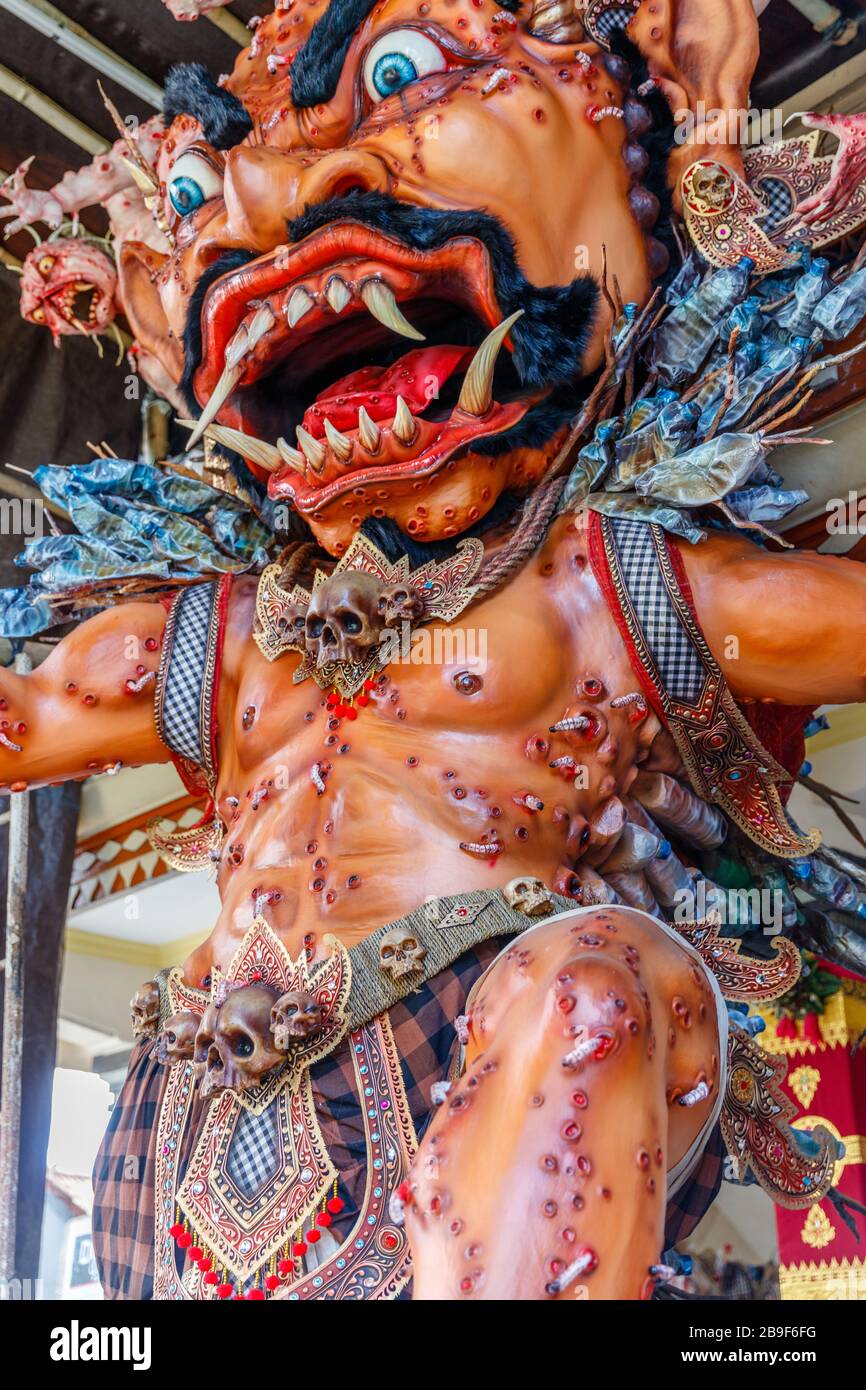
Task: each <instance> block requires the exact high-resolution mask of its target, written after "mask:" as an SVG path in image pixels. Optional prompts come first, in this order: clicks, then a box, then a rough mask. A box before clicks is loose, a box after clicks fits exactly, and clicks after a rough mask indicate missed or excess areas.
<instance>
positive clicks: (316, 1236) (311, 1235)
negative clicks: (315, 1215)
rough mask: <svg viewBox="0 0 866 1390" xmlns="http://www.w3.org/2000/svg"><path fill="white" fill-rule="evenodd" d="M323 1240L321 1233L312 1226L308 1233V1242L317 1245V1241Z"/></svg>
mask: <svg viewBox="0 0 866 1390" xmlns="http://www.w3.org/2000/svg"><path fill="white" fill-rule="evenodd" d="M321 1239H322V1233H321V1231H317V1230H316V1228H315V1226H311V1227H310V1229H309V1230H308V1231H307V1240H308V1241H309V1242H310V1244H311V1245H315V1243H316V1241H317V1240H321Z"/></svg>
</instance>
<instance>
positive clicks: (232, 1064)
mask: <svg viewBox="0 0 866 1390" xmlns="http://www.w3.org/2000/svg"><path fill="white" fill-rule="evenodd" d="M274 1002H275V994H274V991H273V990H272V989H268V987H267V985H244V986H242V988H241V989H236V990H233V991H232V993H231V994H230V995H229V996H228V998H227V999H226V1001H225V1003H224V1004H222V1005H221V1006H220V1008H219V1011H218V1012H217V1016H216V1029H215V1032H214V1039H213V1042H212V1044H211V1045H210V1047H209V1048H208V1051H207V1060H206V1062H205V1070H204V1075H203V1077H202V1080H201V1094H202V1096H209V1095H213V1094H214V1093H215V1092H216V1091H226V1090H228V1091H249V1090H251V1089H252V1088H253V1087H254V1086H258V1085H260V1084H261V1082H262V1081H264V1079H265V1077H266V1076H267V1075H268V1073H269V1072H271V1071H273V1069H274V1067H277V1066H279V1065H280V1064H281V1062H282V1061H283V1060H284V1059H283V1055H282V1053H280V1052H278V1051H277V1049H276V1048H275V1047H274V1039H273V1036H272V1034H271V1010H272V1008H273V1007H274Z"/></svg>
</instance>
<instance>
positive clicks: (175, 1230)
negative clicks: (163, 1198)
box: [168, 1221, 183, 1240]
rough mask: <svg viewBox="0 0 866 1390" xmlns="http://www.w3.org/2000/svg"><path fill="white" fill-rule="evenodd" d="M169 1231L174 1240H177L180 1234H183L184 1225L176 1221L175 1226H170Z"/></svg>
mask: <svg viewBox="0 0 866 1390" xmlns="http://www.w3.org/2000/svg"><path fill="white" fill-rule="evenodd" d="M168 1233H169V1235H170V1236H171V1238H172V1240H177V1238H178V1236H182V1235H183V1226H182V1225H181V1224H180V1222H179V1221H175V1223H174V1225H173V1226H169V1228H168Z"/></svg>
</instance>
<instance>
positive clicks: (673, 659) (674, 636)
mask: <svg viewBox="0 0 866 1390" xmlns="http://www.w3.org/2000/svg"><path fill="white" fill-rule="evenodd" d="M609 524H610V528H611V531H612V533H613V537H614V542H615V544H616V550H617V555H618V556H619V565H620V571H621V573H622V577H623V581H624V583H625V586H626V588H627V589H628V592H629V595H630V596H631V601H632V604H633V605H634V610H635V614H636V616H637V619H638V622H639V623H640V627H641V631H642V632H643V635H644V640H645V642H646V644H647V647H648V648H649V650H650V652H651V654H652V656H653V659H654V661H655V663H656V666H657V667H658V671H659V674H660V676H661V680H662V684H663V687H664V689H665V690H666V691H667V693H668V695H669V696H670V698H671V699H672V700H676V701H677V702H679V703H682V704H694V703H695V702H696V701H697V699H698V697H699V695H700V694H701V691H702V689H703V685H704V680H705V678H706V673H705V671H704V668H703V665H702V663H701V660H700V657H699V656H698V653H697V652H696V650H695V647H694V644H693V643H692V639H691V637H690V636H689V634H688V632H687V631H686V629H685V628H684V626H683V624H682V622H681V620H680V617H679V615H678V613H677V611H676V609H675V608H674V605H673V603H672V602H671V598H670V595H669V593H668V591H667V588H666V586H665V582H664V577H663V575H662V572H661V568H660V566H659V559H658V553H657V550H656V546H655V542H654V540H653V527H652V526H651V525H647V523H646V522H644V521H626V520H623V519H622V518H619V517H617V518H611V519H610V523H609Z"/></svg>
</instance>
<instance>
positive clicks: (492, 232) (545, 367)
mask: <svg viewBox="0 0 866 1390" xmlns="http://www.w3.org/2000/svg"><path fill="white" fill-rule="evenodd" d="M347 219H351V220H352V221H354V222H361V223H362V224H363V225H364V226H365V227H372V228H373V229H374V230H376V231H379V232H384V233H385V234H386V235H387V236H391V237H394V238H395V240H397V241H401V242H403V244H404V245H405V246H411V247H412V248H413V250H416V251H430V250H433V249H434V248H435V247H437V246H442V245H444V243H445V242H446V241H449V240H450V239H451V238H452V237H459V236H469V237H475V238H476V239H477V240H478V241H480V242H481V243H482V244H483V245H484V246H485V247H486V248H487V252H488V254H489V256H490V264H491V267H492V270H493V283H494V288H495V290H496V298H497V301H498V303H499V307H500V308H501V310H502V314H503V317H504V318H507V317H508V315H509V314H513V313H514V312H515V311H516V310H517V309H522V310H523V317H522V318H520V319H518V321H517V323H516V324H515V325H514V327H513V329H512V330H511V337H512V340H513V342H514V366H515V368H516V370H517V373H518V375H519V376H520V379H521V381H522V382H523V384H524V385H525V386H528V387H531V388H536V387H547V388H551V387H556V386H564V385H567V384H568V383H572V382H574V381H576V380H577V378H578V377H579V376H580V374H581V363H582V360H583V355H584V352H585V351H586V347H587V343H588V342H589V336H590V333H591V331H592V325H593V320H594V318H595V312H596V308H597V305H598V297H599V296H598V286H597V285H596V284H595V281H594V280H593V279H592V277H591V276H589V275H586V274H582V275H578V276H576V278H575V279H574V280H572V281H570V283H569V284H567V285H545V286H538V285H534V284H533V283H532V281H531V280H527V278H526V276H525V275H524V274H523V271H522V270H521V269H520V267H519V266H518V264H517V256H516V253H515V249H514V242H513V241H512V239H511V236H510V235H509V233H508V231H507V230H506V229H505V227H504V226H503V225H502V223H501V222H500V221H499V220H498V218H496V217H492V216H491V215H490V213H487V212H481V211H471V212H441V211H439V210H438V209H436V208H421V207H414V206H412V205H411V204H409V203H401V202H400V201H399V200H398V199H397V198H392V197H390V196H389V195H388V194H387V193H375V192H360V191H358V190H351V191H350V192H348V193H346V194H345V195H343V196H342V197H339V198H329V199H328V201H327V202H326V203H317V204H316V205H315V206H313V207H308V208H305V210H304V211H303V212H302V213H301V215H300V217H295V218H293V219H292V220H291V221H289V222H287V223H286V230H287V232H288V236H289V240H290V241H291V242H298V241H301V240H302V239H303V238H304V237H306V236H309V234H310V232H315V231H317V230H318V229H319V228H320V227H326V226H328V225H329V224H330V223H332V222H338V221H342V220H347Z"/></svg>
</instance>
